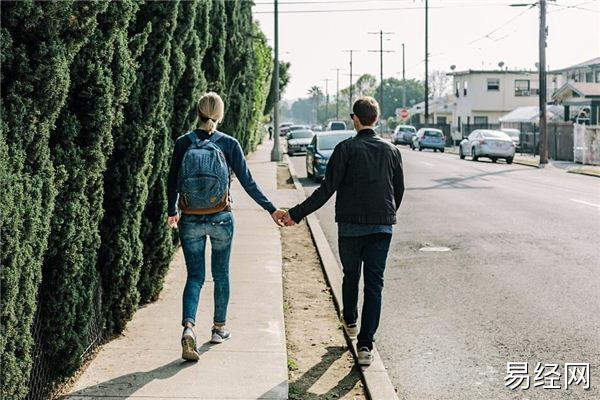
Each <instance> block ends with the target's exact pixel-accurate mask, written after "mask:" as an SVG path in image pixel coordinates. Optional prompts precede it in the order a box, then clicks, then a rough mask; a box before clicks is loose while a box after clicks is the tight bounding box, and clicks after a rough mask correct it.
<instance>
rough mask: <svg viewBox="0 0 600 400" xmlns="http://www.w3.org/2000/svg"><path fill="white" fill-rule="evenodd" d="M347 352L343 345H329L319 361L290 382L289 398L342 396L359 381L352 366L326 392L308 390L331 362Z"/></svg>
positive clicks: (315, 399)
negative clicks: (318, 392) (316, 392)
mask: <svg viewBox="0 0 600 400" xmlns="http://www.w3.org/2000/svg"><path fill="white" fill-rule="evenodd" d="M346 352H348V348H346V347H345V346H329V347H327V353H325V354H324V355H323V357H322V358H321V361H319V362H318V363H317V364H315V365H314V366H313V367H312V368H311V369H309V370H308V371H306V372H305V373H304V374H303V375H302V376H300V377H299V378H297V379H295V380H294V381H291V382H290V390H289V396H290V399H291V400H296V399H298V400H300V399H302V400H329V399H334V398H335V399H337V398H340V397H344V396H345V395H346V394H347V393H349V392H350V391H351V390H352V388H354V386H355V385H356V383H357V382H358V381H360V372H359V371H358V369H357V368H356V366H354V367H353V368H352V369H350V371H348V374H347V375H346V376H344V377H343V378H342V379H341V380H339V381H338V383H337V384H336V385H335V386H334V387H332V388H331V389H329V391H327V393H323V394H315V393H310V392H309V391H308V390H309V389H310V388H311V387H312V386H313V385H314V384H315V383H316V382H317V381H318V380H319V379H320V378H321V376H323V375H324V374H325V373H326V372H327V370H328V369H329V367H330V366H331V364H333V363H334V362H335V361H336V360H338V359H339V358H341V357H342V356H344V355H345V354H346Z"/></svg>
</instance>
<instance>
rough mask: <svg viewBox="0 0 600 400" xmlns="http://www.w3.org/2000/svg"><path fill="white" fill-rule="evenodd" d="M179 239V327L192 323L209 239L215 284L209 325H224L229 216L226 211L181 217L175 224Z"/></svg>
mask: <svg viewBox="0 0 600 400" xmlns="http://www.w3.org/2000/svg"><path fill="white" fill-rule="evenodd" d="M179 237H180V238H181V246H182V247H183V254H184V256H185V264H186V266H187V281H186V283H185V289H184V291H183V322H182V323H183V324H185V323H186V322H191V323H192V324H195V323H196V311H197V309H198V301H199V299H200V290H201V289H202V285H203V284H204V276H205V260H204V249H205V247H206V238H207V237H210V245H211V248H212V254H211V270H212V277H213V281H214V284H215V288H214V303H215V311H214V317H213V322H214V323H215V324H224V323H225V320H226V319H227V305H228V303H229V256H230V254H231V241H232V239H233V215H232V214H231V212H230V211H222V212H219V213H216V214H210V215H191V214H183V215H182V217H181V220H180V221H179Z"/></svg>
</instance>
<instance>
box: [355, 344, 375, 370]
mask: <svg viewBox="0 0 600 400" xmlns="http://www.w3.org/2000/svg"><path fill="white" fill-rule="evenodd" d="M372 362H373V353H372V350H369V348H368V347H366V346H364V347H361V348H360V349H358V365H362V366H364V367H368V366H369V365H371V363H372Z"/></svg>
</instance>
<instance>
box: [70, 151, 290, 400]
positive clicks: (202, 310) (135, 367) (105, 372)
mask: <svg viewBox="0 0 600 400" xmlns="http://www.w3.org/2000/svg"><path fill="white" fill-rule="evenodd" d="M269 160H270V146H268V145H261V146H259V148H258V149H257V151H256V153H254V154H253V155H252V157H251V158H250V160H249V165H250V168H251V170H252V174H253V176H254V178H255V179H256V181H257V182H258V184H259V185H260V186H261V188H262V189H263V190H264V191H265V192H266V194H267V196H268V197H269V198H270V199H271V200H272V201H273V202H274V203H275V205H276V206H279V207H286V206H290V205H292V204H295V203H294V200H295V194H294V192H293V191H290V190H288V191H285V190H277V181H276V171H277V164H276V163H272V162H270V161H269ZM231 191H232V198H233V205H232V206H233V213H234V218H235V221H236V224H235V238H234V241H233V253H232V257H231V269H230V279H231V299H230V305H229V310H228V321H227V322H228V326H229V328H230V330H231V333H232V338H231V340H229V341H227V342H225V343H223V344H220V345H211V344H209V343H208V340H209V338H210V328H211V325H212V313H213V282H212V277H211V275H210V267H208V268H207V269H206V283H205V285H204V288H203V290H202V294H201V299H200V304H199V307H198V321H197V325H196V329H195V332H196V336H197V338H198V345H199V346H201V355H200V360H199V361H198V362H197V363H191V362H184V361H183V360H182V359H181V345H180V338H181V332H182V327H181V295H182V292H183V287H184V285H185V279H186V272H185V263H184V259H183V254H182V252H181V249H179V251H178V252H177V254H176V255H175V257H174V259H173V261H172V263H171V268H170V270H169V273H168V276H167V278H166V281H165V287H164V290H163V292H162V293H161V296H160V299H159V300H158V301H156V302H155V303H152V304H150V305H148V306H146V307H143V308H141V309H140V310H138V312H137V313H136V314H135V316H134V318H133V320H132V321H130V322H129V324H128V325H127V328H126V330H125V332H124V333H123V335H122V336H120V337H118V338H117V339H115V340H113V341H111V342H109V343H107V344H106V345H104V346H103V348H102V349H101V350H100V352H99V354H98V355H97V357H96V358H95V359H94V360H93V361H92V362H91V363H90V365H89V366H88V368H87V369H86V370H85V371H84V373H83V374H82V375H81V376H80V377H79V379H78V381H77V382H76V384H75V385H74V387H73V388H72V389H71V392H70V393H69V394H68V395H67V396H65V398H68V399H89V398H103V399H120V398H129V397H131V398H135V399H151V398H152V399H157V398H160V399H183V398H186V399H191V398H193V399H219V400H221V399H257V398H261V399H287V397H288V371H287V355H286V354H287V353H286V344H285V330H284V319H283V318H284V317H283V296H282V274H281V239H280V233H279V230H278V228H277V226H276V225H275V224H274V223H273V221H272V220H271V218H270V217H269V215H268V213H267V212H265V211H263V210H262V209H261V208H260V207H259V206H257V205H256V204H255V203H254V202H253V201H252V199H251V198H250V197H249V196H248V195H247V194H246V193H245V192H244V190H243V189H242V188H241V186H240V185H239V183H238V181H237V180H234V182H233V183H232V188H231ZM290 192H291V193H290ZM207 254H210V250H209V249H207ZM207 265H208V266H209V265H210V264H209V260H208V259H207Z"/></svg>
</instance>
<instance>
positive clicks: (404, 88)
mask: <svg viewBox="0 0 600 400" xmlns="http://www.w3.org/2000/svg"><path fill="white" fill-rule="evenodd" d="M405 72H406V69H405V67H404V43H402V108H406V76H405V75H404V74H405Z"/></svg>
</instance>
